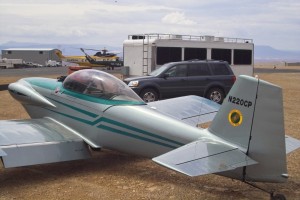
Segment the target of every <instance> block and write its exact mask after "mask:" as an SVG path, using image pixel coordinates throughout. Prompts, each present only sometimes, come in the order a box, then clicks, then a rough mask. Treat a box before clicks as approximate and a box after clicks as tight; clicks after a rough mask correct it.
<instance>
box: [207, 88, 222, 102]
mask: <svg viewBox="0 0 300 200" xmlns="http://www.w3.org/2000/svg"><path fill="white" fill-rule="evenodd" d="M206 98H208V99H209V100H212V101H214V102H216V103H219V104H221V103H222V102H223V100H224V98H225V94H224V92H223V90H222V89H220V88H211V89H209V90H208V92H207V94H206Z"/></svg>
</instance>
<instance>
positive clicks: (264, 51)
mask: <svg viewBox="0 0 300 200" xmlns="http://www.w3.org/2000/svg"><path fill="white" fill-rule="evenodd" d="M104 47H105V48H106V49H107V50H109V51H117V52H121V53H120V54H119V56H120V57H122V56H123V55H122V51H123V47H122V44H120V46H110V45H103V44H98V45H85V44H40V43H22V42H14V41H11V42H7V43H4V44H0V50H2V49H7V48H56V49H60V50H61V51H62V52H63V54H64V55H82V52H81V51H80V49H79V48H85V49H97V50H101V49H103V48H104ZM87 52H88V53H89V54H93V51H87ZM254 59H255V60H258V61H270V60H271V61H272V60H276V61H279V60H280V61H300V51H285V50H277V49H274V48H273V47H270V46H262V45H255V47H254Z"/></svg>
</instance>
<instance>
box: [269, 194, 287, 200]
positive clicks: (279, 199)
mask: <svg viewBox="0 0 300 200" xmlns="http://www.w3.org/2000/svg"><path fill="white" fill-rule="evenodd" d="M271 200H286V198H285V196H284V195H283V194H276V195H274V196H271Z"/></svg>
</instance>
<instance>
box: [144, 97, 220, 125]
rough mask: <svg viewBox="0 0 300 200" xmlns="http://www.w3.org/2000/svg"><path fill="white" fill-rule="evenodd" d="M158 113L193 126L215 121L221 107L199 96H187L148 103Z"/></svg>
mask: <svg viewBox="0 0 300 200" xmlns="http://www.w3.org/2000/svg"><path fill="white" fill-rule="evenodd" d="M148 106H149V107H150V108H152V109H154V110H156V111H157V112H160V113H162V114H164V115H168V116H169V117H173V118H175V119H178V120H181V121H182V122H184V123H186V124H189V125H191V126H197V124H204V123H206V122H210V121H212V120H213V119H214V117H215V115H216V114H217V112H218V110H219V108H220V105H219V104H217V103H215V102H213V101H210V100H208V99H205V98H203V97H199V96H185V97H178V98H173V99H167V100H162V101H155V102H151V103H148Z"/></svg>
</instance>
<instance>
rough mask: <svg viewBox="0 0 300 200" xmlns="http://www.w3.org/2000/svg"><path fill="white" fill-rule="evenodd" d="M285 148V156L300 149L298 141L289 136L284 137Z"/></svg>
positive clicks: (299, 141)
mask: <svg viewBox="0 0 300 200" xmlns="http://www.w3.org/2000/svg"><path fill="white" fill-rule="evenodd" d="M285 148H286V154H288V153H290V152H292V151H294V150H296V149H298V148H300V140H297V139H295V138H292V137H290V136H285Z"/></svg>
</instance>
